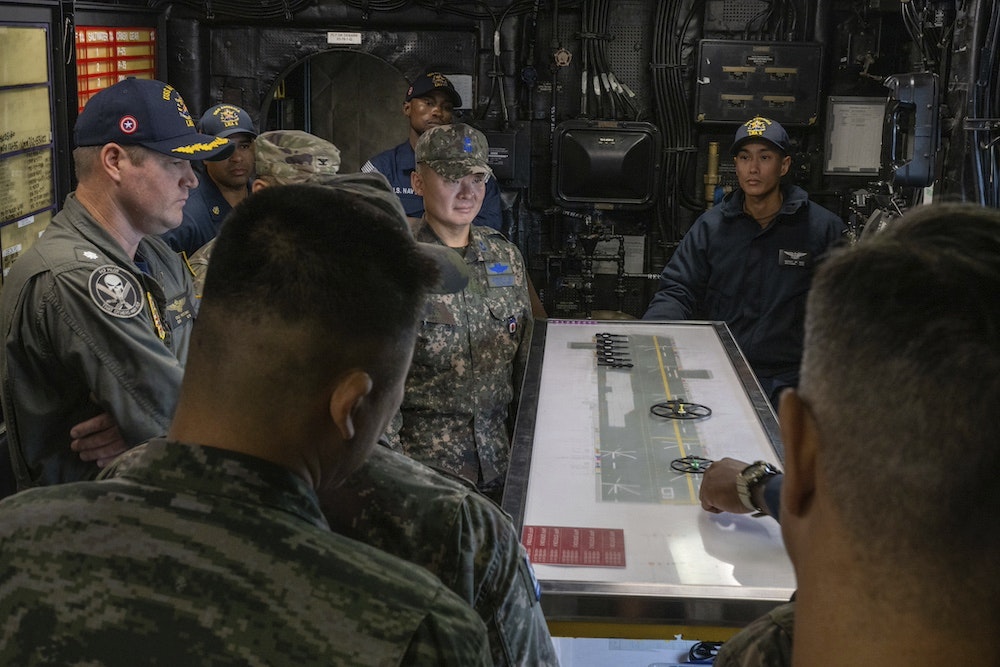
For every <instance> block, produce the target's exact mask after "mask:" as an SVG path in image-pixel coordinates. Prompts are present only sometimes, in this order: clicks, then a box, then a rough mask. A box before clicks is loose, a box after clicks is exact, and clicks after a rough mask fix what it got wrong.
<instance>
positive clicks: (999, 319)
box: [799, 204, 1000, 623]
mask: <svg viewBox="0 0 1000 667" xmlns="http://www.w3.org/2000/svg"><path fill="white" fill-rule="evenodd" d="M998 378H1000V211H997V210H995V209H985V208H980V207H977V206H972V205H957V204H953V205H944V204H942V205H933V206H926V207H921V208H919V209H915V210H914V211H912V212H910V213H908V214H907V215H905V216H904V218H903V219H902V220H901V221H900V222H898V223H897V224H896V225H895V226H894V227H891V228H889V229H888V230H887V231H885V232H882V233H881V234H879V235H876V236H874V237H872V238H871V239H870V240H866V241H863V242H861V243H859V244H858V245H856V246H854V247H853V248H848V249H844V250H842V251H840V252H838V253H836V254H835V255H834V256H832V257H831V258H829V259H828V260H827V261H826V262H825V263H824V264H823V265H822V266H821V267H820V268H819V269H818V271H817V274H816V276H815V279H814V281H813V284H812V290H811V292H810V296H809V300H808V307H807V315H806V337H805V354H804V358H803V362H802V380H801V385H800V388H799V393H800V395H801V396H802V397H803V399H804V400H805V401H806V403H807V404H808V406H809V410H810V411H811V412H812V413H813V414H814V415H815V418H816V421H817V424H818V428H819V431H820V434H821V438H822V445H821V451H820V452H819V459H818V463H817V468H818V476H819V477H820V478H821V479H823V480H824V481H825V485H824V488H827V489H829V496H830V501H831V503H832V505H833V506H835V507H836V508H837V511H838V512H839V513H840V515H841V518H842V521H843V524H844V525H845V526H846V529H847V531H848V532H849V533H850V539H851V541H852V542H853V545H854V551H855V552H856V553H857V554H858V556H859V562H858V563H857V565H858V566H859V567H860V568H862V572H864V573H865V574H867V575H869V576H870V577H871V581H872V589H871V590H873V591H878V593H877V595H879V596H882V597H883V599H886V598H887V599H890V600H893V599H894V600H895V601H896V602H898V603H899V604H900V605H901V608H903V607H905V608H907V609H911V610H914V611H917V612H918V613H919V612H922V611H926V613H927V614H931V615H933V616H936V617H938V618H939V619H940V623H955V622H956V621H958V622H960V621H961V619H963V618H965V610H966V606H968V608H969V609H970V610H971V611H970V612H969V613H971V614H973V615H978V614H980V613H992V614H994V618H995V617H996V616H995V615H996V614H997V613H998V612H997V605H998V602H997V601H998V600H1000V584H998V582H1000V577H998V576H997V574H996V568H997V563H1000V493H998V491H997V482H996V473H997V470H998V469H1000V444H998V443H1000V410H998V408H997V406H998V405H1000V380H998ZM987 600H988V601H990V602H989V603H988V604H989V605H991V608H990V609H989V611H988V612H987V610H985V609H983V608H982V607H981V606H979V605H978V604H977V603H976V601H987ZM956 601H957V604H955V603H956ZM949 604H950V605H951V606H950V607H949Z"/></svg>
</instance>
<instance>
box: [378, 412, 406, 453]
mask: <svg viewBox="0 0 1000 667" xmlns="http://www.w3.org/2000/svg"><path fill="white" fill-rule="evenodd" d="M402 428H403V412H402V411H401V410H396V414H394V415H393V416H392V419H391V420H390V421H389V424H388V425H387V426H386V427H385V433H383V434H382V437H381V438H380V442H381V443H382V444H383V445H385V446H386V447H388V448H389V449H392V450H394V451H397V452H402V451H403V443H402V441H401V440H400V438H399V431H400V429H402Z"/></svg>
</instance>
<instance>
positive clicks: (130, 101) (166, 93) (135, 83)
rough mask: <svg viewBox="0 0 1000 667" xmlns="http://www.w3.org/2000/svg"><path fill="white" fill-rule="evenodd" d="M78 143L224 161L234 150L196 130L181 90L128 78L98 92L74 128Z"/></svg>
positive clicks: (74, 136) (227, 143) (153, 82)
mask: <svg viewBox="0 0 1000 667" xmlns="http://www.w3.org/2000/svg"><path fill="white" fill-rule="evenodd" d="M73 139H74V142H75V144H76V145H77V146H103V145H104V144H110V143H116V144H120V145H122V146H143V147H144V148H148V149H149V150H151V151H156V152H157V153H162V154H163V155H169V156H172V157H177V158H181V159H183V160H212V159H215V160H221V159H223V158H226V157H228V156H229V155H230V154H231V153H232V152H233V150H234V149H235V147H236V146H235V144H233V143H232V142H230V141H229V140H228V139H224V138H222V137H213V136H210V135H207V134H202V133H200V132H198V131H197V130H196V129H195V125H194V120H192V119H191V114H190V113H189V112H188V108H187V105H186V104H185V103H184V99H183V98H182V97H181V94H180V93H179V92H177V91H176V90H175V89H174V88H173V86H170V85H169V84H166V83H163V82H162V81H156V80H155V79H136V78H134V77H129V78H127V79H123V80H122V81H119V82H118V83H116V84H115V85H113V86H110V87H108V88H105V89H104V90H102V91H100V92H98V93H97V94H96V95H94V96H93V97H92V98H90V101H89V102H87V105H86V106H85V107H84V108H83V111H81V112H80V116H79V118H77V120H76V127H75V128H74V130H73Z"/></svg>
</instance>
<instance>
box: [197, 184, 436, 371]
mask: <svg viewBox="0 0 1000 667" xmlns="http://www.w3.org/2000/svg"><path fill="white" fill-rule="evenodd" d="M437 278H438V271H437V267H436V265H435V264H434V263H433V261H431V260H429V259H427V258H426V257H425V256H424V255H423V254H421V253H420V252H419V250H418V246H417V244H416V243H415V241H414V240H413V237H412V235H411V234H410V232H409V230H408V229H407V227H406V223H405V221H404V220H403V219H402V218H400V217H399V216H394V215H391V214H390V213H388V212H386V211H385V210H384V209H382V208H380V207H379V206H377V205H375V204H373V203H371V202H369V201H367V200H366V199H365V198H364V197H363V196H361V195H359V194H357V193H353V192H347V191H343V190H337V189H336V188H334V187H328V186H318V185H279V186H273V187H268V188H265V189H264V190H262V191H260V192H258V193H255V194H253V195H251V196H250V197H248V198H247V199H246V200H244V201H243V202H241V203H240V204H239V205H238V206H237V207H236V208H234V209H233V211H232V213H231V214H230V217H229V218H228V219H227V221H226V224H225V225H223V228H222V231H221V232H220V234H219V237H218V240H217V242H216V244H215V247H214V249H213V252H212V263H211V267H210V269H209V271H208V275H207V278H206V281H205V290H204V295H203V298H202V304H201V309H202V315H205V314H206V312H207V313H208V314H210V315H211V317H212V319H213V320H214V321H218V320H219V319H220V312H222V313H224V314H225V317H226V318H229V319H236V320H238V321H240V322H242V323H243V325H244V326H256V325H258V324H259V325H261V326H266V321H267V320H268V319H271V318H277V319H279V320H281V321H282V323H283V324H285V325H292V326H298V325H302V326H303V327H309V328H310V329H312V330H315V331H317V332H321V335H320V336H319V337H318V340H317V344H318V345H319V346H321V347H323V348H324V349H325V350H326V352H324V354H329V355H330V357H331V359H334V358H335V357H337V356H338V355H339V356H340V357H343V361H342V362H338V361H336V360H335V359H334V365H337V364H338V363H342V364H347V363H350V362H351V360H353V361H354V362H357V363H361V362H366V363H367V362H371V363H375V364H377V363H378V362H379V359H378V358H377V357H378V356H379V348H380V346H385V345H396V344H397V343H398V342H399V341H400V340H403V341H408V342H409V343H410V345H411V346H412V341H411V340H410V336H411V335H412V331H413V330H414V327H415V326H416V319H417V316H418V314H419V313H420V311H421V309H422V307H423V303H424V297H425V295H426V293H427V290H428V289H429V288H430V287H431V286H432V285H434V284H435V282H436V281H437ZM201 319H202V316H199V324H200V320H201ZM197 332H198V326H197V325H196V327H195V333H196V334H197Z"/></svg>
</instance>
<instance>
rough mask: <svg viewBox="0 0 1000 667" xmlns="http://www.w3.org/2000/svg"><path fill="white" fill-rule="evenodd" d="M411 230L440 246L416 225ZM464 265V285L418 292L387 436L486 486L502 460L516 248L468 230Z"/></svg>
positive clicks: (505, 456)
mask: <svg viewBox="0 0 1000 667" xmlns="http://www.w3.org/2000/svg"><path fill="white" fill-rule="evenodd" d="M414 235H415V236H416V238H417V240H418V241H426V242H435V241H436V242H437V243H441V242H440V240H438V239H437V236H436V235H435V234H434V232H433V231H432V230H431V229H430V228H429V227H428V226H427V224H426V222H421V223H420V224H419V225H418V226H417V228H416V229H415V230H414ZM465 261H466V263H467V264H468V266H469V270H470V272H471V274H472V277H471V278H470V280H469V285H468V287H466V288H465V290H463V291H462V292H459V293H457V294H434V295H431V296H429V297H428V300H427V304H426V306H425V308H424V314H423V316H422V317H421V322H420V326H419V329H418V332H417V343H416V347H415V349H414V353H413V363H412V364H411V366H410V372H409V375H408V376H407V378H406V391H405V393H404V395H403V404H402V407H401V409H400V413H399V414H398V415H397V416H396V418H395V419H394V420H393V422H392V424H391V425H390V428H389V431H388V433H387V436H388V438H389V442H390V443H391V445H392V446H393V447H394V448H401V449H402V451H403V452H404V453H406V454H407V455H408V456H412V457H413V458H415V459H417V460H418V461H422V462H424V463H427V464H429V465H434V466H438V467H441V468H444V469H445V470H448V471H450V472H452V473H454V474H456V475H461V476H462V477H464V478H466V479H468V480H470V481H472V482H474V483H476V484H478V485H479V486H480V488H488V487H491V486H496V485H498V484H503V482H504V479H505V477H506V475H507V466H508V464H509V463H510V429H509V425H510V424H509V421H508V417H509V416H510V414H511V411H513V410H514V409H516V407H517V406H516V405H515V404H514V387H515V383H514V377H515V374H516V375H517V376H518V377H520V374H521V372H522V371H521V367H522V366H523V361H524V359H523V352H522V354H521V355H519V354H518V352H519V351H521V350H522V342H526V341H527V340H528V339H529V337H530V329H531V324H532V320H531V303H530V299H529V296H528V286H527V282H526V278H525V276H526V273H525V269H524V260H523V259H521V252H520V251H519V250H518V249H517V246H515V245H514V244H513V243H511V242H510V241H508V240H507V239H506V238H504V237H503V235H502V234H500V233H499V232H495V231H493V230H492V229H489V228H487V227H475V226H473V227H472V232H471V242H470V243H469V246H468V248H467V249H466V250H465ZM526 348H527V346H526V345H525V346H524V351H526ZM515 365H517V366H518V368H517V369H515Z"/></svg>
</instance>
